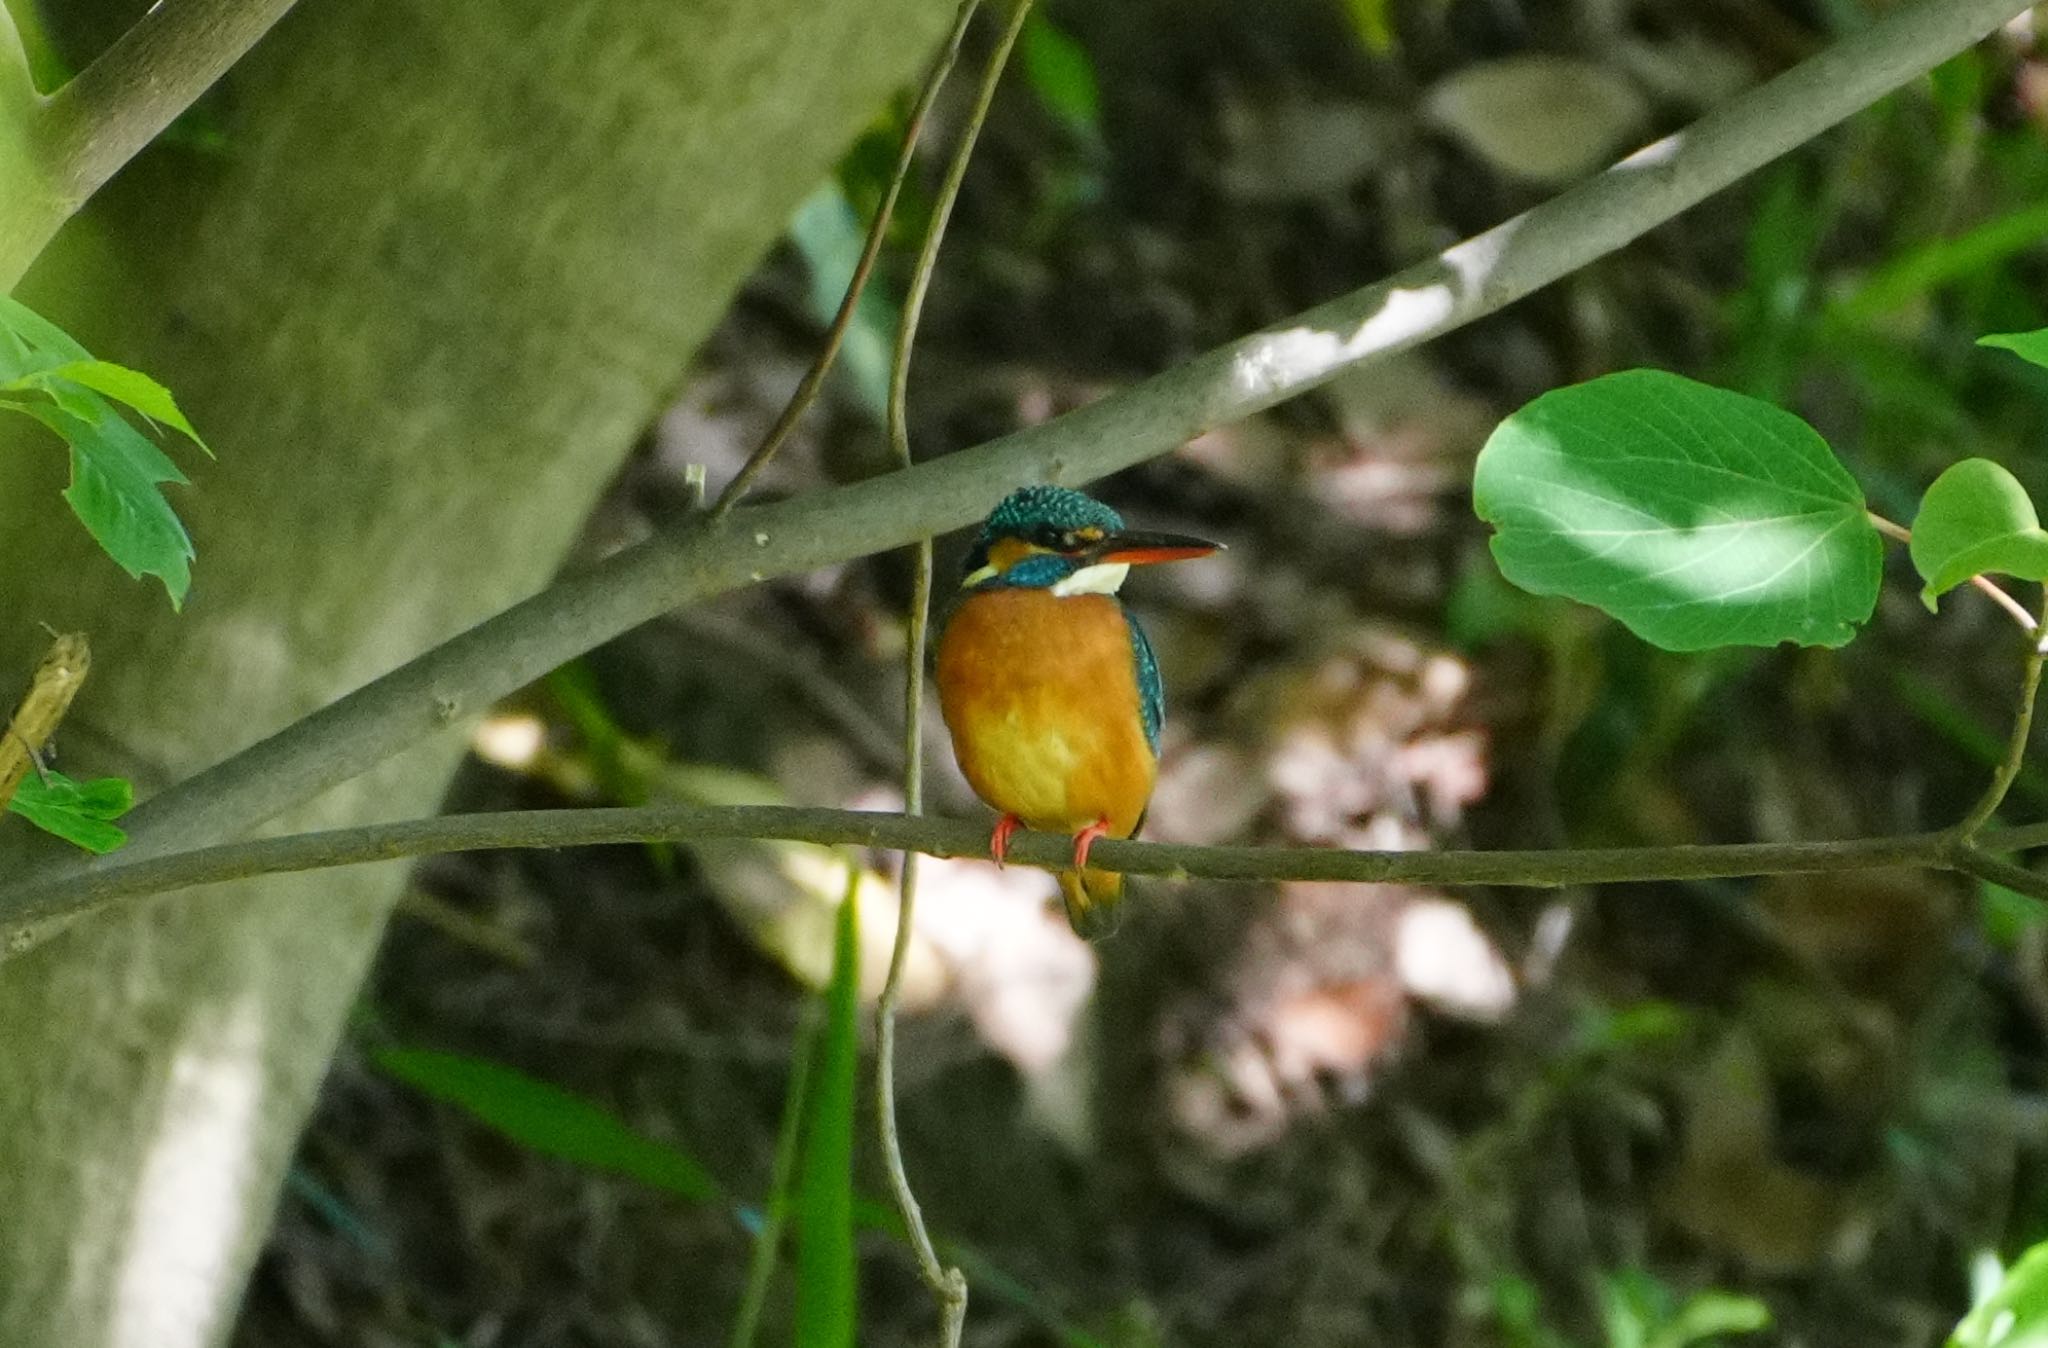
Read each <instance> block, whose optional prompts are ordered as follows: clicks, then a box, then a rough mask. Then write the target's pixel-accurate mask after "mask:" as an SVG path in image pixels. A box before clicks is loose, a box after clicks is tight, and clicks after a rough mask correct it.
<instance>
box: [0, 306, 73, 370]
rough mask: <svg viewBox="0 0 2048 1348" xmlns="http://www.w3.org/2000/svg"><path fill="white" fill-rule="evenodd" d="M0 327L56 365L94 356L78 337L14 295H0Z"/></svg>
mask: <svg viewBox="0 0 2048 1348" xmlns="http://www.w3.org/2000/svg"><path fill="white" fill-rule="evenodd" d="M0 328H5V329H7V330H8V331H10V332H12V333H14V334H15V335H16V336H17V337H19V338H21V340H22V341H24V342H26V343H27V344H28V345H29V347H30V348H31V349H33V350H35V351H38V352H41V353H42V354H43V356H44V357H46V358H49V359H52V360H53V361H54V362H55V363H57V364H63V363H65V362H67V361H74V360H91V359H92V352H90V351H88V350H86V349H85V348H84V347H82V346H80V345H79V344H78V339H77V338H76V337H73V336H72V335H71V334H70V333H68V332H66V331H64V329H62V328H60V327H58V326H57V325H56V324H55V323H52V322H51V321H50V320H49V319H47V318H44V317H43V316H42V315H41V314H39V313H37V312H36V311H35V310H33V309H31V308H29V307H28V306H27V305H26V304H23V303H22V302H21V301H20V300H18V299H15V298H14V297H13V296H11V295H0Z"/></svg>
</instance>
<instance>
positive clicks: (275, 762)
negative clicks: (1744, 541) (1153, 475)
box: [45, 0, 2027, 877]
mask: <svg viewBox="0 0 2048 1348" xmlns="http://www.w3.org/2000/svg"><path fill="white" fill-rule="evenodd" d="M2026 8H2027V6H2026V4H2025V3H2023V2H2022V0H1921V2H1920V3H1918V4H1915V5H1912V6H1910V7H1908V8H1905V9H1900V10H1897V11H1895V12H1893V13H1891V14H1889V15H1887V16H1886V17H1884V18H1883V19H1880V20H1878V21H1877V22H1875V23H1873V24H1871V25H1870V26H1869V27H1867V28H1865V29H1863V30H1862V31H1860V32H1858V33H1855V34H1853V35H1852V36H1850V37H1848V38H1845V39H1844V40H1843V41H1841V42H1840V43H1838V44H1836V45H1835V46H1833V47H1830V48H1829V49H1828V50H1826V51H1824V52H1822V53H1821V54H1820V55H1818V56H1816V57H1814V58H1813V59H1812V60H1811V61H1809V62H1807V63H1805V64H1803V65H1801V66H1799V67H1797V68H1796V69H1794V70H1791V71H1788V72H1786V73H1785V74H1783V75H1780V76H1778V77H1777V78H1775V79H1773V80H1771V81H1770V82H1769V83H1767V84H1764V85H1761V86H1759V87H1758V88H1756V89H1753V90H1751V91H1749V92H1748V93H1746V94H1744V95H1742V96H1741V97H1739V98H1736V99H1734V100H1732V101H1731V102H1729V103H1727V104H1726V105H1724V106H1722V107H1720V108H1718V109H1716V110H1715V111H1714V112H1712V113H1711V114H1709V115H1708V116H1707V117H1705V118H1704V119H1702V120H1701V121H1700V122H1698V123H1696V124H1695V125H1693V126H1692V127H1690V128H1688V129H1686V130H1685V131H1683V132H1681V133H1679V134H1678V135H1676V136H1673V137H1670V138H1668V139H1666V140H1663V141H1660V142H1658V143H1657V144H1656V145H1654V146H1651V147H1650V148H1649V149H1647V150H1644V151H1641V152H1638V153H1637V154H1635V155H1632V156H1630V157H1629V158H1628V159H1627V160H1625V161H1623V162H1622V163H1621V164H1619V165H1617V166H1616V167H1614V168H1613V169H1611V170H1609V171H1608V172H1607V173H1604V174H1602V175H1600V176H1599V177H1598V178H1596V179H1594V180H1592V181H1590V182H1587V183H1584V184H1581V185H1580V186H1578V187H1576V188H1574V189H1572V190H1571V191H1569V192H1566V193H1564V194H1563V195H1561V196H1559V197H1557V198H1555V199H1553V200H1551V201H1548V202H1546V203H1544V204H1543V205H1540V206H1538V207H1536V208H1534V209H1533V210H1530V211H1528V212H1525V213H1524V214H1522V215H1519V216H1517V217H1515V218H1514V219H1513V220H1510V221H1508V222H1506V223H1505V224H1502V225H1500V226H1497V227H1496V228H1494V229H1492V230H1489V231H1487V232H1486V233H1484V234H1482V235H1479V236H1478V237H1476V238H1473V239H1469V240H1467V241H1466V242H1464V243H1461V244H1459V245H1457V246H1456V247H1454V248H1451V249H1448V250H1446V251H1445V252H1444V253H1442V254H1440V255H1438V256H1437V257H1435V258H1432V259H1430V260H1428V261H1426V262H1423V263H1421V264H1419V265H1418V266H1415V267H1411V268H1409V269H1408V270H1406V271H1404V272H1402V273H1400V274H1399V275H1397V276H1394V277H1391V278H1389V279H1387V280H1384V281H1381V282H1379V283H1377V284H1374V285H1371V286H1367V287H1365V288H1364V289H1362V290H1359V291H1357V292H1354V293H1353V294H1351V295H1348V296H1345V297H1343V298H1341V299H1338V300H1334V301H1332V302H1330V303H1328V304H1325V305H1322V306H1320V307H1319V308H1316V309H1312V310H1309V311H1308V312H1306V313H1303V314H1300V315H1297V316H1295V317H1293V318H1291V319H1288V320H1286V321H1285V322H1283V323H1281V324H1279V325H1277V326H1276V327H1274V328H1272V329H1270V330H1268V331H1266V332H1262V333H1258V334H1255V335H1253V336H1251V337H1247V338H1242V339H1240V340H1238V341H1234V342H1231V343H1229V344H1227V345H1225V346H1223V347H1220V348H1218V349H1217V350H1215V351H1212V352H1210V353H1208V354H1207V355H1204V356H1200V357H1197V358H1196V359H1194V360H1192V361H1189V362H1187V363H1186V364H1184V365H1181V366H1179V367H1178V368H1176V369H1173V370H1170V371H1167V372H1166V373H1163V374H1160V375H1157V376H1154V377H1153V378H1151V379H1148V380H1146V381H1144V382H1143V383H1141V384H1138V385H1136V386H1134V387H1132V388H1128V389H1125V390H1123V391H1122V392H1120V393H1116V394H1112V395H1110V396H1108V397H1105V398H1103V399H1101V400H1099V401H1097V402H1095V403H1093V404H1091V405H1089V406H1088V407H1085V408H1082V409H1080V410H1079V411H1077V412H1072V413H1069V414H1067V415H1066V416H1063V417H1060V418H1057V419H1056V420H1054V421H1050V422H1046V423H1044V424H1041V425H1038V426H1034V427H1030V428H1027V429H1025V430H1022V431H1019V432H1016V433H1015V434H1012V435H1009V436H1006V437H1004V438H1003V439H1001V440H998V441H995V442H993V443H991V444H987V445H983V446H981V447H980V448H979V449H972V450H965V451H962V452H960V453H957V454H949V455H946V456H944V457H943V458H940V459H936V460H932V461H930V462H926V463H921V464H919V465H918V466H917V467H915V468H913V469H910V470H908V471H904V472H898V473H890V474H886V475H884V476H882V477H878V478H874V479H871V480H869V481H866V482H860V483H855V484H852V485H850V486H845V487H838V488H833V489H830V490H825V491H817V492H811V493H807V494H805V495H804V496H802V497H799V498H796V499H794V500H790V501H786V502H781V503H778V504H775V505H771V506H762V507H749V508H748V509H746V510H744V511H735V512H733V513H732V514H731V515H729V516H727V517H726V518H725V519H723V520H721V521H718V522H716V523H709V524H704V523H702V521H701V517H699V519H698V520H696V521H693V524H692V527H689V528H687V529H683V530H679V531H676V532H674V533H671V534H667V535H664V536H662V537H659V538H656V539H651V540H649V541H648V542H646V543H644V544H641V545H639V546H638V547H635V548H631V549H627V550H625V551H622V552H620V553H618V554H615V555H614V556H613V557H611V558H610V559H608V560H607V561H606V562H604V563H602V564H600V565H598V566H596V567H593V568H591V569H590V570H588V571H585V572H582V573H579V574H576V575H572V576H569V577H565V578H564V579H563V580H561V581H559V582H557V583H556V584H555V585H554V586H553V587H551V588H550V589H548V590H546V591H544V592H542V593H541V594H539V595H536V596H534V597H533V598H531V599H528V600H526V601H524V602H523V603H520V604H517V605H515V606H513V607H512V608H510V609H507V610H506V611H505V612H503V613H500V614H498V615H497V616H496V617H494V618H491V619H489V620H487V621H485V622H484V623H482V624H479V625H478V626H476V627H474V628H471V629H470V630H469V631H468V632H465V633H463V634H461V635H459V636H457V637H454V638H453V639H451V640H449V641H447V642H445V643H443V644H442V645H440V646H437V647H435V648H433V649H432V650H430V651H428V652H426V653H425V654H423V655H420V656H418V657H417V658H415V659H413V660H412V661H410V662H408V663H407V664H405V665H402V666H400V667H399V668H398V669H396V670H394V671H392V672H391V673H389V674H386V675H384V676H383V677H381V678H379V679H376V680H374V681H372V682H371V683H369V684H367V685H365V686H364V687H362V688H359V689H358V690H356V691H355V692H353V693H351V694H349V695H348V696H346V697H343V698H341V699H340V700H339V701H337V702H334V703H332V704H330V705H329V706H327V707H325V708H322V709H321V710H319V711H317V712H314V713H312V714H311V715H309V716H307V717H305V718H303V719H301V720H299V721H297V722H295V723H294V724H292V725H291V726H288V727H286V728H285V729H283V730H281V731H279V732H277V733H276V734H274V735H272V736H271V737H270V738H269V739H266V740H264V741H262V742H260V743H258V744H255V745H253V746H251V747H249V748H247V749H244V750H242V751H241V752H239V753H237V754H235V755H234V756H232V757H231V758H229V759H227V760H226V761H224V762H222V763H219V764H217V765H216V766H214V767H212V768H210V769H208V770H207V771H205V772H202V773H199V774H198V775H196V776H194V777H191V778H188V779H186V780H185V781H184V782H182V783H180V784H179V785H177V786H174V787H172V788H171V789H169V790H167V791H165V792H163V793H161V794H160V795H158V796H156V797H155V798H153V799H152V800H150V801H149V802H147V803H146V804H145V805H143V806H142V808H140V809H138V810H137V811H136V812H135V813H134V814H133V815H132V816H130V842H129V848H128V850H129V851H131V852H133V853H135V854H137V855H146V854H155V853H164V852H169V851H171V850H173V849H176V848H179V847H189V846H191V845H193V844H194V843H197V842H201V841H205V840H212V839H219V838H231V837H235V836H237V835H239V834H242V833H246V832H247V831H248V830H250V829H252V828H254V827H255V826H256V825H258V824H260V823H262V822H263V821H264V820H266V819H270V818H273V817H275V816H276V815H278V814H280V813H282V812H283V811H285V810H288V809H291V808H292V807H293V806H295V805H299V804H301V803H303V802H305V801H307V800H309V799H311V798H313V797H314V796H317V795H319V794H321V793H322V792H324V791H328V790H330V789H332V788H333V787H335V786H338V785H340V784H341V783H343V782H346V781H348V780H350V779H352V778H354V777H357V776H359V775H360V774H362V773H364V772H366V771H368V770H369V769H370V768H373V767H375V766H376V765H377V764H379V763H381V762H383V761H384V760H386V759H388V758H390V757H391V756H393V755H394V754H397V753H400V752H403V751H405V750H407V749H410V748H412V747H413V746H415V745H417V744H419V743H421V742H422V741H424V740H425V739H427V738H428V737H430V736H431V735H433V734H435V733H437V732H439V731H441V730H444V729H445V728H446V727H447V726H448V724H449V723H450V722H452V721H454V720H456V719H458V718H460V717H462V716H464V715H468V714H472V713H474V712H475V711H476V710H477V709H479V708H481V707H483V706H486V705H488V704H489V703H490V702H491V701H493V700H494V699H497V698H500V697H503V696H505V695H506V694H508V693H510V692H512V691H513V690H515V689H518V688H520V687H523V686H524V685H526V684H528V683H531V682H532V681H533V680H535V679H537V678H540V677H541V676H542V675H544V674H546V673H547V672H548V671H549V670H550V669H553V668H555V667H556V666H558V665H560V664H562V663H564V662H565V661H567V660H570V659H573V658H574V657H575V656H577V655H579V654H581V653H583V652H584V651H587V650H590V649H591V648H593V647H595V646H598V645H601V644H602V643H604V642H606V641H609V640H610V639H611V638H613V637H615V636H617V635H618V634H619V633H621V632H624V631H626V630H628V629H629V628H632V627H636V626H638V625H639V624H641V623H644V622H646V621H648V620H649V619H651V618H653V617H656V616H658V615H659V614H662V613H665V612H668V611H669V610H671V609H673V608H676V607H678V606H679V605H682V604H686V603H693V602H701V601H703V600H706V599H709V598H711V597H713V596H715V595H718V594H721V593H724V592H726V591H728V590H732V589H736V588H738V587H740V586H743V585H747V584H751V583H754V582H758V581H762V580H766V579H770V578H773V577H777V576H787V575H794V574H797V573H800V572H803V571H808V570H811V569H812V568H814V567H819V566H826V565H830V564H834V563H838V562H843V561H846V560H848V559H850V558H854V557H861V556H866V555H868V554H870V553H874V552H878V551H883V550H886V549H889V548H898V547H903V546H905V545H907V544H909V543H912V542H915V541H916V540H917V539H919V538H923V537H928V536H930V535H932V534H935V533H939V532H943V531H944V530H947V529H952V528H957V527H959V526H961V525H964V524H967V523H969V522H971V521H972V520H975V519H978V518H979V517H980V516H982V515H984V514H986V513H987V512H988V511H989V510H990V509H991V508H992V507H993V506H994V505H995V503H996V502H997V501H999V500H1001V499H1002V497H1003V496H1004V495H1006V494H1007V493H1008V492H1010V491H1011V490H1013V489H1014V488H1015V487H1016V486H1017V484H1018V483H1020V482H1036V481H1052V480H1057V481H1061V482H1068V483H1081V482H1086V481H1088V480H1090V479H1092V478H1096V477H1100V476H1103V475H1105V474H1108V473H1112V472H1115V471H1117V470H1118V469H1121V468H1126V467H1129V466H1130V465H1132V464H1134V463H1139V462H1142V461H1143V460H1145V459H1148V458H1152V457H1154V456H1156V455H1159V454H1163V453H1165V452H1166V451H1168V450H1169V449H1171V448H1173V447H1174V446H1176V445H1178V444H1180V443H1181V442H1182V441H1184V440H1186V439H1188V438H1189V437H1191V436H1193V435H1195V434H1197V433H1199V432H1201V431H1203V430H1206V429H1209V428H1211V427H1215V426H1218V425H1222V424H1225V423H1227V422H1231V421H1236V420H1240V419H1242V418H1243V417H1246V416H1249V415H1251V414H1252V413H1254V412H1257V411H1259V410H1261V409H1263V408H1266V407H1270V406H1272V405H1273V404H1274V403H1277V402H1280V401H1282V400H1284V399H1286V398H1290V397H1293V396H1295V395H1297V394H1300V393H1303V392H1306V391H1307V390H1309V389H1312V388H1315V387H1317V386H1318V385H1320V384H1322V383H1324V382H1326V381H1328V380H1330V379H1332V378H1334V377H1336V376H1337V375H1339V374H1341V373H1343V372H1344V371H1346V370H1350V369H1352V368H1354V367H1357V366H1359V365H1361V364H1362V363H1364V362H1367V361H1370V360H1374V359H1378V358H1381V357H1385V356H1387V355H1390V354H1392V353H1393V352H1396V351H1400V350H1405V349H1407V348H1409V347H1412V346H1415V345H1417V344H1418V343H1421V342H1424V341H1427V340H1429V339H1430V338H1433V337H1437V336H1440V335H1442V334H1443V333H1446V332H1449V331H1451V330H1453V329H1455V328H1458V327H1460V326H1462V325H1464V324H1466V323H1469V322H1471V321H1472V320H1473V319H1475V318H1479V317H1481V316H1483V315H1485V314H1489V313H1492V312H1494V311H1496V310H1498V309H1500V308H1502V307H1504V306H1506V305H1508V304H1510V303H1513V302H1514V301H1515V300H1518V299H1520V298H1522V297H1523V296H1525V295H1527V294H1529V293H1530V292H1531V291H1533V290H1536V289H1538V288H1539V287H1542V286H1545V285H1548V284H1549V283H1550V282H1552V281H1554V280H1556V279H1558V278H1559V277H1561V276H1564V275H1566V274H1568V273H1570V272H1572V271H1575V270H1577V269H1578V268H1580V267H1583V266H1585V265H1586V264H1587V263H1589V262H1591V261H1593V260H1594V259H1596V258H1599V257H1602V256H1604V255H1606V254H1608V253H1611V252H1613V251H1614V250H1615V249H1617V248H1620V247H1621V246H1622V245H1624V244H1626V243H1628V242H1629V241H1630V240H1632V239H1634V238H1636V237H1638V236H1639V235H1641V234H1643V233H1645V232H1646V231H1648V230H1650V229H1653V228H1655V227H1656V226H1658V225H1660V224H1662V223H1664V222H1665V221H1667V220H1669V219H1671V218H1672V217H1673V216H1675V215H1677V214H1678V213H1679V212H1680V211H1683V210H1684V209H1686V208H1687V207H1688V206H1691V205H1692V204H1694V203H1695V202H1697V201H1699V200H1701V199H1702V198H1704V197H1706V196H1708V195H1709V194H1711V193H1713V192H1716V191H1719V190H1720V189H1722V188H1724V187H1726V186H1727V185H1728V184H1730V183H1732V182H1734V181H1735V180H1736V179H1738V178H1740V177H1742V176H1743V175H1745V174H1747V173H1749V172H1751V171H1752V170H1754V169H1756V168H1757V167H1759V166H1760V165H1763V164H1765V163H1768V162H1769V161H1770V160H1772V159H1774V158H1776V157H1777V156H1778V155H1780V154H1782V153H1784V152H1785V151H1786V150H1788V149H1790V148H1792V147H1793V146H1795V145H1798V144H1799V143H1801V142H1803V141H1805V140H1807V139H1809V138H1811V137H1813V136H1815V135H1817V134H1819V133H1820V132H1821V131H1823V130H1825V129H1826V128H1828V127H1830V126H1832V125H1834V124H1835V123H1836V122H1838V121H1840V120H1841V119H1843V118H1844V117H1847V116H1848V115H1849V114H1851V113H1853V112H1855V111H1856V110H1858V109H1859V108H1862V107H1863V106H1865V105H1866V104H1868V103H1870V102H1873V101H1874V100H1876V99H1877V98H1878V97H1880V96H1881V95H1883V94H1885V93H1887V92H1889V91H1890V90H1892V89H1894V88H1896V87H1898V86H1899V85H1900V84H1902V83H1904V82H1905V81H1907V80H1909V79H1912V78H1913V77H1915V76H1916V75H1918V74H1920V73H1921V72H1923V71H1925V70H1927V69H1929V68H1931V67H1932V66H1934V65H1936V64H1938V63H1939V62H1941V61H1944V60H1946V59H1948V58H1949V57H1951V56H1953V55H1955V54H1956V53H1957V52H1958V51H1961V50H1962V49H1963V48H1964V47H1966V46H1968V45H1969V44H1970V43H1972V42H1974V41H1975V40H1977V39H1978V38H1980V37H1982V36H1984V35H1985V34H1986V33H1989V32H1991V31H1992V30H1994V29H1995V28H1997V26H1998V25H1999V24H2001V23H2003V22H2005V21H2006V20H2008V19H2010V18H2012V17H2013V16H2014V15H2015V14H2018V13H2020V12H2022V11H2023V10H2024V9H2026ZM1104 855H1105V856H1106V855H1107V854H1104ZM83 864H84V863H82V862H57V863H50V864H49V865H48V868H47V870H46V871H45V874H47V875H50V876H52V877H54V876H57V875H59V874H62V873H63V872H64V871H66V870H67V869H73V868H76V867H78V866H81V865H83Z"/></svg>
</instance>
